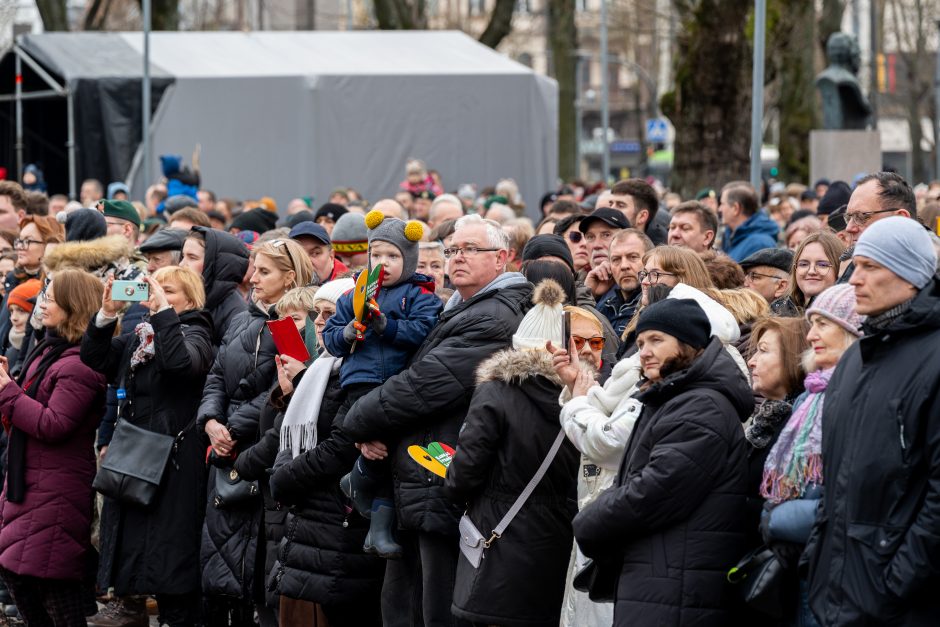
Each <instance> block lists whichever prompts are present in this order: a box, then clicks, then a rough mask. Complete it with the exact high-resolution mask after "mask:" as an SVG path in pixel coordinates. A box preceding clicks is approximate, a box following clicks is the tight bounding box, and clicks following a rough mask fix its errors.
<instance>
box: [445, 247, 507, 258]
mask: <svg viewBox="0 0 940 627" xmlns="http://www.w3.org/2000/svg"><path fill="white" fill-rule="evenodd" d="M497 250H499V249H498V248H480V247H478V246H463V247H462V248H445V249H444V257H446V258H447V259H451V258H453V257H456V256H457V255H459V254H460V253H463V256H464V257H475V256H476V255H478V254H479V253H492V252H496V251H497Z"/></svg>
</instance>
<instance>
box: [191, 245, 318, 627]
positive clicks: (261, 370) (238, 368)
mask: <svg viewBox="0 0 940 627" xmlns="http://www.w3.org/2000/svg"><path fill="white" fill-rule="evenodd" d="M184 254H185V253H184ZM254 268H255V270H254V273H253V274H252V275H251V279H250V281H251V286H252V290H253V294H252V296H253V302H252V304H251V306H250V307H249V308H248V311H245V312H242V313H240V314H238V315H237V316H235V318H234V319H233V320H232V322H231V324H230V325H229V329H228V331H226V333H225V338H224V339H223V341H222V346H221V347H220V348H219V352H218V354H217V355H216V358H215V362H214V363H213V365H212V369H211V371H210V372H209V376H208V378H207V379H206V385H205V388H204V389H203V394H202V403H201V405H200V406H199V412H198V421H197V426H198V428H199V429H200V430H203V431H205V433H206V435H208V436H209V442H210V444H211V446H212V453H211V454H210V456H209V461H210V464H212V465H213V466H214V468H211V469H210V470H209V473H208V486H207V496H208V506H207V508H206V521H205V526H204V530H203V534H202V547H201V549H200V558H201V562H202V588H203V593H204V594H205V595H206V597H207V610H206V611H207V616H206V619H207V624H208V625H227V624H228V622H227V621H228V620H229V617H230V618H231V625H232V626H233V627H238V626H242V625H253V624H254V620H253V614H254V609H253V603H254V602H255V601H256V600H259V601H261V599H260V595H258V594H256V592H258V591H256V590H255V589H254V585H253V583H254V581H255V566H256V563H258V564H261V565H263V564H264V551H263V550H261V549H259V547H258V532H259V525H260V523H261V513H262V503H261V501H260V500H259V499H257V498H249V499H246V500H244V501H242V502H238V503H232V504H229V505H223V506H222V507H216V505H215V504H214V502H215V497H216V495H217V489H216V482H217V481H221V480H223V477H224V476H230V475H231V473H232V470H233V468H232V463H233V461H234V459H235V457H237V455H238V454H239V453H240V452H242V451H244V450H245V449H247V448H249V447H250V446H251V445H253V444H254V443H255V442H256V441H257V439H258V435H259V434H258V420H259V417H260V414H261V408H262V406H263V405H264V404H265V402H267V399H268V391H269V390H270V389H271V387H272V386H273V385H274V382H275V380H276V376H277V375H276V372H275V361H274V355H275V353H276V349H275V346H274V340H272V339H271V333H270V331H269V330H268V327H267V324H266V323H267V322H268V321H269V320H274V319H276V318H277V313H276V312H275V311H274V305H275V304H276V303H277V301H278V300H280V298H281V297H282V296H283V295H284V294H285V293H286V292H287V291H288V290H290V289H292V288H295V287H301V286H304V285H307V284H308V283H309V282H310V278H311V276H312V275H313V266H312V265H311V263H310V258H309V257H308V256H307V253H306V252H305V251H304V249H303V248H301V246H300V244H298V243H297V242H295V241H293V240H288V239H275V240H272V241H270V242H265V243H264V244H262V245H260V246H258V247H256V248H255V249H254ZM235 478H236V479H237V474H236V475H235Z"/></svg>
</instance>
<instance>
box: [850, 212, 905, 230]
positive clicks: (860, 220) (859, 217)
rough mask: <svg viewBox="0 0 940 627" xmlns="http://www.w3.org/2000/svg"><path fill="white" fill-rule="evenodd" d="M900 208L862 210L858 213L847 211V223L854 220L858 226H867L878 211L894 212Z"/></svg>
mask: <svg viewBox="0 0 940 627" xmlns="http://www.w3.org/2000/svg"><path fill="white" fill-rule="evenodd" d="M895 211H898V209H880V210H878V211H860V212H858V213H847V214H845V223H846V225H848V224H850V223H852V222H854V223H855V224H857V225H858V226H865V225H866V224H868V223H869V222H871V217H872V216H873V215H875V214H878V213H894V212H895Z"/></svg>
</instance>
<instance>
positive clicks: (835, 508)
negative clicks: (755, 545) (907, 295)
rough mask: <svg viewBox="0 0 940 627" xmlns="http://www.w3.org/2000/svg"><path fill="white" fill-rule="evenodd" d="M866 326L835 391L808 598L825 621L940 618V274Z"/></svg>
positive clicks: (826, 410)
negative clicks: (892, 314)
mask: <svg viewBox="0 0 940 627" xmlns="http://www.w3.org/2000/svg"><path fill="white" fill-rule="evenodd" d="M864 330H865V332H866V336H865V337H863V338H862V339H861V340H859V341H858V342H856V343H855V344H853V345H852V346H851V347H850V348H849V349H848V350H847V351H846V352H845V353H844V354H843V355H842V358H841V359H840V360H839V365H838V366H836V371H835V373H834V374H833V376H832V379H831V380H830V382H829V387H828V388H827V390H826V403H825V406H824V407H823V423H822V424H823V434H822V441H823V451H822V457H823V477H824V479H825V484H826V485H825V490H824V492H823V499H822V503H823V504H822V513H821V514H820V516H819V518H818V519H817V523H816V527H815V529H814V530H813V536H811V538H810V541H809V546H808V548H807V550H806V553H807V555H810V556H811V560H810V605H811V607H812V609H813V612H814V613H815V614H816V616H817V618H819V619H820V623H821V624H823V625H892V626H895V625H898V626H910V625H924V626H926V625H937V624H938V622H940V596H938V594H937V591H938V590H940V350H937V349H938V347H940V279H936V278H935V279H934V280H933V281H932V282H931V283H929V284H928V285H927V287H925V288H924V289H923V290H921V291H920V293H919V294H918V295H917V296H916V297H915V299H914V301H913V303H912V304H911V306H910V309H908V310H907V311H906V312H905V313H903V314H902V315H901V317H900V318H898V319H896V320H894V321H893V322H892V323H890V324H889V326H888V327H887V329H882V330H879V329H874V328H871V327H869V326H866V327H864ZM814 545H815V550H814V548H813V546H814Z"/></svg>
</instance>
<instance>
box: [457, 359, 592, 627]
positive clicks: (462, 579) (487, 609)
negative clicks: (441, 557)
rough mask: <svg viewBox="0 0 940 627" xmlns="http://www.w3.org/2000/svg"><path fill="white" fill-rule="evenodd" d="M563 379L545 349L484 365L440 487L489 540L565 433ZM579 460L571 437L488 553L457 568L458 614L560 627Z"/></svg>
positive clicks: (463, 561) (530, 625) (462, 561)
mask: <svg viewBox="0 0 940 627" xmlns="http://www.w3.org/2000/svg"><path fill="white" fill-rule="evenodd" d="M560 393H561V383H560V381H559V380H558V376H557V375H556V374H555V372H554V370H553V369H552V362H551V357H550V356H549V355H548V354H547V353H544V352H542V351H516V350H507V351H502V352H500V353H497V354H496V355H494V356H493V357H492V358H491V359H489V360H487V361H486V362H484V363H483V365H482V366H480V370H479V372H478V378H477V389H476V392H474V394H473V400H472V401H471V403H470V410H469V412H468V413H467V420H466V422H465V423H464V428H463V429H462V430H461V432H460V439H459V440H458V442H457V452H456V454H455V455H454V459H453V462H451V465H450V467H449V468H448V469H447V479H446V481H445V482H444V488H445V490H446V491H447V492H448V494H450V495H451V496H452V497H453V498H454V499H455V500H456V501H457V502H459V503H460V504H462V505H463V504H466V505H467V514H468V516H469V517H470V519H471V520H472V521H473V524H474V525H475V526H476V528H477V529H478V530H479V531H480V532H481V533H482V534H483V535H485V536H487V537H489V535H490V532H491V531H492V530H493V529H494V528H495V527H496V525H497V524H498V523H499V521H500V520H501V519H502V518H503V516H504V515H505V514H506V512H507V511H509V508H511V507H512V505H513V503H514V502H515V501H516V498H517V497H518V496H519V495H520V494H521V493H522V491H523V490H524V489H525V487H526V485H527V484H528V482H529V481H530V480H531V479H532V477H533V475H535V473H536V471H537V470H538V468H539V466H540V465H541V464H542V461H543V460H544V459H545V456H546V455H547V454H548V451H549V449H551V447H552V444H553V443H554V441H555V439H556V438H557V437H558V434H559V433H560V431H561V426H560V425H561V423H560V421H559V418H558V415H559V413H561V407H560V406H559V405H558V395H559V394H560ZM579 459H580V455H579V454H578V452H577V450H576V449H575V448H574V446H573V445H572V444H571V442H569V441H568V440H567V439H566V440H565V441H564V442H563V443H562V446H561V448H560V449H559V450H558V453H557V455H556V456H555V459H554V460H553V461H552V464H551V465H550V466H549V468H548V471H547V472H546V474H545V476H544V477H542V479H541V481H539V483H538V485H537V486H536V488H535V491H534V492H533V493H532V495H531V496H530V497H529V498H528V499H527V500H526V502H525V504H524V505H523V506H522V509H520V510H519V513H518V514H517V515H516V517H515V518H514V519H513V520H512V522H511V523H510V524H509V526H508V527H507V528H506V531H505V533H503V535H502V537H501V538H499V539H498V540H496V542H495V543H494V544H493V545H492V546H491V547H490V548H489V549H487V550H486V553H485V557H484V559H483V562H482V563H481V564H480V567H479V568H478V569H475V568H473V566H471V565H470V562H468V561H467V560H466V559H465V558H463V557H461V558H460V560H459V561H458V562H457V581H456V585H455V589H454V605H453V613H454V615H455V616H456V617H457V618H460V619H463V620H467V621H470V622H473V623H479V624H486V625H505V626H506V627H515V626H520V627H523V626H525V627H535V626H537V625H544V626H545V627H556V626H557V625H558V621H559V619H560V617H561V602H562V597H563V596H564V591H565V575H566V573H567V570H568V559H569V557H570V556H571V540H572V531H571V519H572V518H573V517H574V515H575V514H576V513H577V511H578V504H577V499H576V487H577V472H578V461H579Z"/></svg>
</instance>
